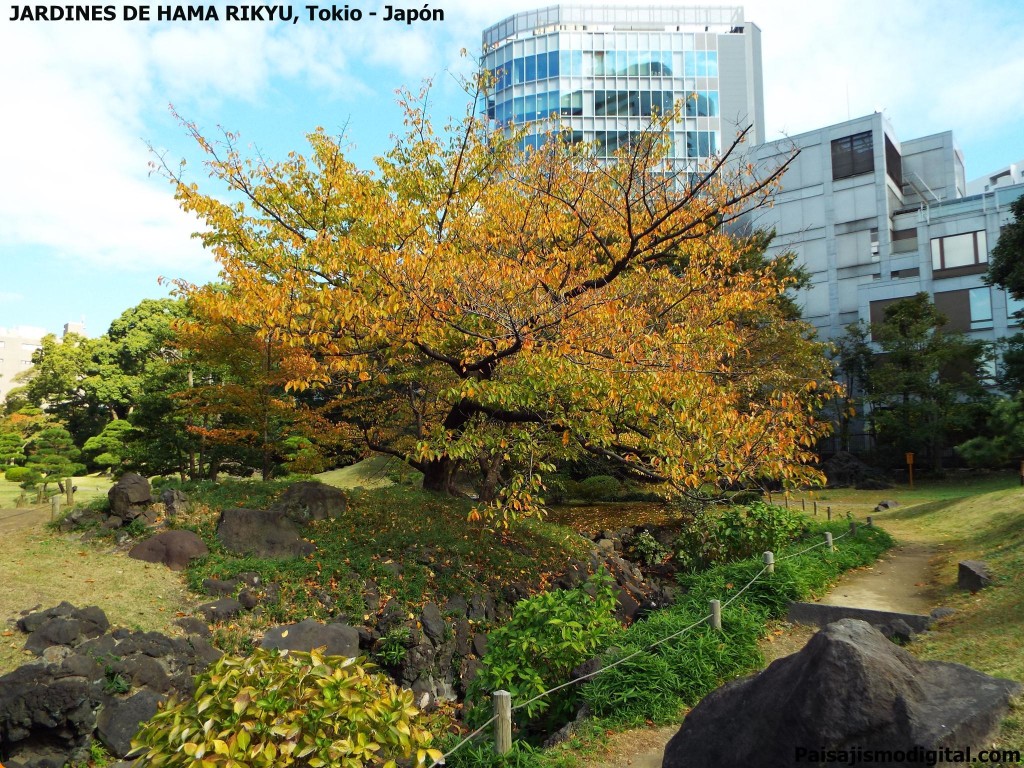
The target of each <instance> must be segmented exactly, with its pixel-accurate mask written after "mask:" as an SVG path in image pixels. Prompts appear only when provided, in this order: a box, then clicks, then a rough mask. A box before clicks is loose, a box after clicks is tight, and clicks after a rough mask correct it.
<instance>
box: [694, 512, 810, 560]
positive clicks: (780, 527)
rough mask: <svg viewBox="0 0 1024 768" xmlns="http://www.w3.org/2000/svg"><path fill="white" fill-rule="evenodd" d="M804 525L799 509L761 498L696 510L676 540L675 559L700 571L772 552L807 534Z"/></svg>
mask: <svg viewBox="0 0 1024 768" xmlns="http://www.w3.org/2000/svg"><path fill="white" fill-rule="evenodd" d="M807 524H808V523H807V518H806V517H805V516H804V515H803V514H801V513H800V512H796V511H791V510H788V509H786V508H785V507H778V506H775V505H773V504H765V503H764V502H761V501H758V502H754V503H753V504H750V505H748V506H746V507H737V506H729V507H726V508H725V509H723V510H722V511H721V512H718V513H715V512H699V513H697V514H695V515H693V516H692V518H691V519H690V521H689V522H688V523H687V524H686V525H685V526H684V528H683V531H682V533H681V534H680V535H679V538H678V539H677V540H676V549H677V553H676V559H677V561H678V562H679V565H680V566H681V567H682V568H688V569H692V570H700V569H703V568H707V567H709V566H712V565H716V564H719V563H727V562H731V561H734V560H742V559H744V558H747V557H754V556H756V555H759V554H761V553H762V552H766V551H768V550H771V551H773V552H774V551H777V550H779V549H781V548H782V547H784V546H785V545H787V544H789V543H790V542H791V541H793V540H795V539H796V538H797V537H799V536H801V535H802V534H804V533H806V531H807Z"/></svg>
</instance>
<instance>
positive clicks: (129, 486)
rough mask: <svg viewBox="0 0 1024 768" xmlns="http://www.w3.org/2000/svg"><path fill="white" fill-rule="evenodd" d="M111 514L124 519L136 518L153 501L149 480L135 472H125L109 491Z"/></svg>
mask: <svg viewBox="0 0 1024 768" xmlns="http://www.w3.org/2000/svg"><path fill="white" fill-rule="evenodd" d="M107 499H108V500H109V501H110V514H111V515H113V516H114V517H119V518H121V519H122V520H134V519H135V518H136V517H138V516H139V515H140V514H142V512H143V510H144V509H145V508H146V507H148V506H149V505H150V504H152V503H153V492H152V489H151V488H150V485H149V480H147V479H146V478H144V477H143V476H142V475H138V474H136V473H134V472H125V473H124V474H123V475H121V479H120V480H118V481H117V482H116V483H114V485H113V486H112V487H111V489H110V490H109V491H107Z"/></svg>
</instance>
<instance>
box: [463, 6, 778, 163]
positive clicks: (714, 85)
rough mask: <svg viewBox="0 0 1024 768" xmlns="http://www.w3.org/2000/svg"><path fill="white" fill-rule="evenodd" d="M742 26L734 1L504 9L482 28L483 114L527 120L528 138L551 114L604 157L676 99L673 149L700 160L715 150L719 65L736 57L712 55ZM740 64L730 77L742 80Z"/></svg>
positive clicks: (539, 136) (534, 141) (498, 121)
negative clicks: (502, 16) (487, 87)
mask: <svg viewBox="0 0 1024 768" xmlns="http://www.w3.org/2000/svg"><path fill="white" fill-rule="evenodd" d="M709 14H710V15H711V16H709ZM712 27H714V29H712ZM755 29H756V28H755ZM698 30H699V31H698ZM743 30H744V25H743V22H742V9H739V8H733V9H710V8H703V9H699V8H664V7H661V8H636V7H618V6H608V7H599V8H581V7H578V6H551V7H549V8H545V9H541V10H540V11H534V12H529V13H524V14H519V15H517V16H514V17H510V18H508V19H506V20H504V21H502V22H500V23H499V24H496V25H495V26H493V27H491V28H490V29H488V30H487V31H485V33H484V46H485V53H484V62H483V63H484V67H485V68H486V69H487V71H488V72H489V73H490V76H491V91H490V93H489V97H488V102H487V116H488V118H489V119H491V120H492V121H493V124H494V125H495V126H496V127H499V128H501V127H508V126H511V125H523V124H528V125H529V126H530V136H529V137H528V138H527V139H526V144H527V145H529V146H537V145H538V144H539V143H541V142H543V140H544V135H545V134H546V132H547V129H548V128H549V126H550V125H551V121H556V122H557V125H558V126H559V129H560V130H561V131H563V132H565V133H564V135H568V136H569V137H570V139H571V140H574V141H588V142H595V146H596V147H597V152H598V154H599V156H605V157H610V156H611V155H613V154H614V152H615V150H616V149H617V148H619V147H620V146H622V145H623V144H625V143H628V142H629V141H630V139H631V137H632V136H635V135H636V134H637V133H639V132H640V131H641V130H643V129H644V128H645V127H646V126H647V125H649V123H650V120H651V118H652V117H654V116H656V115H658V114H663V113H665V112H667V111H669V110H670V109H672V108H674V107H675V106H676V105H677V104H681V112H682V118H681V119H680V121H679V122H678V123H676V124H675V125H674V126H673V129H672V136H671V146H672V150H671V154H672V157H673V158H674V159H677V160H685V161H700V160H704V159H707V158H709V157H712V156H714V155H716V154H717V153H718V152H719V151H720V149H721V136H722V120H721V118H722V99H721V97H720V79H721V77H722V74H721V70H722V69H724V68H725V67H726V66H727V65H733V64H734V63H735V58H736V57H734V56H732V57H729V58H727V59H726V60H722V59H720V55H719V39H720V37H721V36H722V35H733V36H735V35H742V34H743ZM758 53H759V49H758ZM739 63H740V64H741V65H744V71H743V72H741V73H734V76H733V79H734V80H735V79H736V77H737V76H738V77H741V78H743V80H744V82H745V80H746V76H747V72H746V67H745V61H744V60H743V59H742V58H741V59H740V60H739ZM753 70H754V71H756V72H757V73H758V76H759V73H760V62H759V61H758V62H757V66H756V67H755V68H753ZM759 87H760V84H759V83H758V88H759Z"/></svg>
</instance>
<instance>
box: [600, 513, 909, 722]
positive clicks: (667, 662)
mask: <svg viewBox="0 0 1024 768" xmlns="http://www.w3.org/2000/svg"><path fill="white" fill-rule="evenodd" d="M843 526H844V524H843V523H834V524H829V525H824V526H813V530H812V531H811V532H810V537H809V538H808V539H805V540H804V541H802V542H801V543H800V544H798V545H795V546H794V547H793V549H796V548H797V547H800V548H805V547H808V546H810V544H812V543H816V542H818V541H822V540H823V533H824V531H826V530H829V531H831V532H832V533H833V534H834V535H835V536H836V537H837V541H836V549H835V551H834V552H830V551H829V550H827V549H825V548H824V547H818V548H817V549H813V550H811V551H809V552H806V553H804V554H802V555H801V556H799V557H793V558H790V559H785V560H783V559H782V558H784V557H785V556H786V554H787V553H786V551H785V550H782V549H776V550H774V551H776V559H777V562H776V565H775V572H774V573H772V574H768V573H765V574H762V575H761V577H760V578H758V579H757V580H756V581H754V582H753V583H751V584H750V585H749V586H748V587H747V589H746V590H745V591H744V592H743V593H742V594H740V595H739V596H738V597H736V598H735V599H734V600H732V602H729V600H730V598H732V596H733V595H737V594H738V593H739V590H741V589H743V587H745V586H747V584H748V583H749V582H751V580H752V579H754V577H755V576H756V575H757V574H758V573H759V572H760V571H761V569H762V567H763V563H762V561H761V558H760V557H753V558H751V559H748V560H743V561H740V562H734V563H729V564H726V565H718V566H714V567H712V568H709V569H708V570H706V571H704V572H702V573H697V574H685V575H682V576H680V579H679V580H680V584H681V585H682V586H683V588H684V589H685V590H686V591H685V594H683V595H682V596H681V597H680V599H679V600H678V601H677V602H676V603H675V604H673V605H672V606H671V607H670V608H667V609H665V610H661V611H656V612H655V613H652V614H650V616H648V617H647V618H646V619H644V620H643V621H640V622H637V623H636V624H634V625H632V626H631V627H629V628H628V629H627V630H625V631H624V632H623V633H622V635H621V636H620V637H618V638H616V650H614V651H612V652H609V653H608V654H607V655H606V657H605V659H604V660H605V663H606V667H607V665H610V664H612V663H614V662H615V661H616V660H617V659H620V658H623V657H624V656H627V655H629V654H630V653H632V652H634V651H637V650H641V649H644V650H641V652H640V653H639V654H638V655H637V656H635V657H633V658H632V659H630V660H629V661H627V662H624V663H622V664H620V665H619V666H616V667H611V668H607V669H606V670H605V671H602V672H601V673H600V674H599V675H598V676H596V677H595V678H594V679H593V680H591V681H590V682H588V683H586V684H585V685H584V687H583V690H582V696H583V698H584V700H585V701H586V702H587V704H588V705H589V706H590V708H591V710H592V711H593V712H594V714H595V715H598V716H600V717H607V718H610V719H613V720H615V721H619V722H623V723H628V724H637V723H640V722H643V721H645V720H655V721H659V722H668V721H671V720H672V719H673V718H674V717H675V716H676V714H677V713H678V709H679V707H680V706H681V705H693V704H696V703H697V702H698V701H699V700H700V699H701V698H703V697H704V696H705V695H707V694H708V693H709V692H710V691H712V690H713V689H715V688H716V687H718V686H719V685H721V684H722V683H724V682H726V681H728V680H730V679H733V678H735V677H736V676H738V675H741V674H744V673H747V672H750V671H752V670H754V669H757V668H758V667H759V666H760V665H761V663H762V659H761V654H760V651H759V650H758V646H757V641H758V639H759V638H760V636H761V635H762V634H763V633H764V631H765V623H766V622H767V621H768V619H771V618H777V617H781V616H784V615H785V614H786V611H787V609H788V606H789V603H790V601H793V600H801V599H805V598H807V597H809V596H811V595H813V594H815V593H816V592H819V591H821V590H823V589H825V588H826V587H827V586H828V585H829V584H830V583H832V582H833V581H834V580H835V578H836V577H837V576H838V575H839V574H840V573H842V572H843V571H846V570H849V569H850V568H857V567H859V566H862V565H867V564H868V563H871V562H874V561H875V559H877V557H878V556H879V555H880V554H881V553H882V552H884V551H885V550H886V549H888V548H889V547H890V546H892V538H891V537H890V536H889V535H888V534H887V533H885V531H883V530H881V529H879V528H871V529H861V530H860V531H858V534H857V536H856V537H850V536H848V537H846V538H843V539H841V540H840V539H838V536H839V534H841V533H843V532H844V530H843ZM709 600H720V601H721V602H722V604H723V609H722V631H721V632H718V631H717V630H713V629H711V628H710V627H709V626H708V624H707V623H706V622H704V621H703V619H704V617H706V616H707V615H708V610H709V609H708V601H709ZM683 630H687V631H685V632H683ZM680 632H682V634H679V636H677V637H674V638H673V639H671V640H668V641H666V642H662V643H661V644H659V645H657V646H655V647H654V648H650V646H652V645H653V644H654V643H656V642H658V641H660V640H663V639H664V638H667V637H670V636H672V635H675V634H676V633H680ZM647 649H649V650H647Z"/></svg>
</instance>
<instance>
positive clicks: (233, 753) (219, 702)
mask: <svg viewBox="0 0 1024 768" xmlns="http://www.w3.org/2000/svg"><path fill="white" fill-rule="evenodd" d="M370 669H372V665H371V664H367V663H366V662H365V661H364V660H363V659H360V658H356V659H347V658H342V657H338V656H333V657H330V656H328V657H325V656H322V655H320V654H319V653H317V652H313V653H296V652H287V653H281V652H279V651H276V650H272V651H268V650H264V649H260V648H257V649H255V650H253V652H252V653H250V654H249V655H248V656H246V657H244V658H241V657H237V656H222V657H221V658H220V660H219V661H217V662H215V663H214V664H213V666H212V667H210V668H209V669H208V670H207V671H206V672H205V673H204V674H202V675H201V676H199V677H198V678H197V680H196V692H195V694H194V696H193V697H192V699H191V700H189V701H183V702H176V701H175V700H174V699H172V700H171V701H170V702H169V703H168V704H167V706H166V707H165V708H164V709H163V710H162V711H161V712H158V713H157V714H156V715H155V716H154V717H153V719H151V720H150V721H149V722H148V723H146V724H145V725H143V727H142V729H141V730H140V731H139V734H138V736H137V737H136V739H135V740H134V741H133V742H132V745H133V747H134V748H135V750H134V754H136V755H138V756H139V757H138V761H137V763H136V765H139V766H154V768H156V767H157V766H195V765H200V764H201V765H202V766H203V767H204V768H214V767H217V766H223V767H224V768H243V766H244V767H246V768H248V767H250V766H252V767H253V768H258V767H262V768H271V767H272V766H287V765H296V766H303V767H304V768H305V767H306V766H308V768H324V767H325V766H331V767H332V768H335V767H337V768H362V766H368V765H381V766H385V768H394V767H395V765H396V762H395V761H396V759H413V760H415V763H414V764H415V765H416V766H426V765H429V764H431V763H428V762H427V758H428V757H429V758H430V759H431V761H436V760H438V759H440V757H441V752H439V751H438V750H437V749H433V748H432V747H431V741H432V738H433V737H432V735H431V734H430V732H429V731H427V730H426V729H424V728H423V727H422V726H421V725H420V724H419V722H418V721H419V718H420V717H421V715H420V711H419V710H418V709H417V708H416V707H415V706H414V705H413V693H412V691H408V690H403V689H402V688H399V687H398V686H396V685H394V684H393V683H392V682H391V681H390V680H388V678H387V677H385V676H384V675H380V674H376V673H372V672H370V671H369V670H370ZM200 761H201V762H200ZM403 764H404V763H403Z"/></svg>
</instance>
